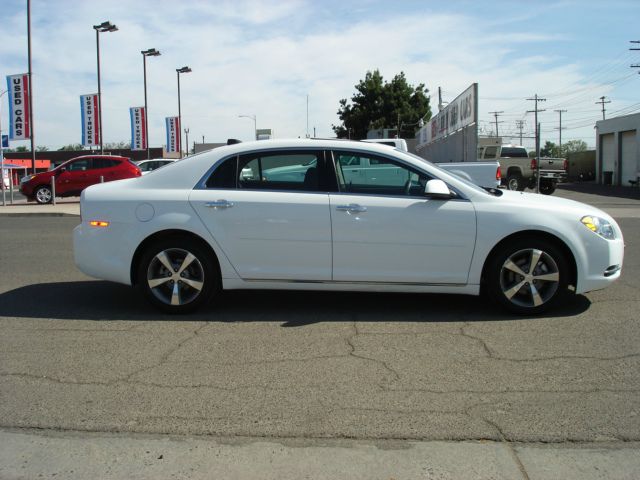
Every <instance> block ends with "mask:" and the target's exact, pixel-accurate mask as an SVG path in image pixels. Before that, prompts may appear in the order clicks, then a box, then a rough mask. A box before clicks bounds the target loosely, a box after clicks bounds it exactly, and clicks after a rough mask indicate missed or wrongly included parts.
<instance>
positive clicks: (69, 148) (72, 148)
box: [58, 143, 84, 152]
mask: <svg viewBox="0 0 640 480" xmlns="http://www.w3.org/2000/svg"><path fill="white" fill-rule="evenodd" d="M58 150H59V151H62V152H78V151H81V150H84V147H83V146H82V145H81V144H79V143H70V144H69V145H65V146H64V147H61V148H59V149H58Z"/></svg>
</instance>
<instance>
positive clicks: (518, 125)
mask: <svg viewBox="0 0 640 480" xmlns="http://www.w3.org/2000/svg"><path fill="white" fill-rule="evenodd" d="M516 128H517V129H518V130H520V145H522V129H523V128H524V120H516Z"/></svg>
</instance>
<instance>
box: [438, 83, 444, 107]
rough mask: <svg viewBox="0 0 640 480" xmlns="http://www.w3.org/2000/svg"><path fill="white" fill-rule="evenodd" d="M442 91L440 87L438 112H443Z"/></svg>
mask: <svg viewBox="0 0 640 480" xmlns="http://www.w3.org/2000/svg"><path fill="white" fill-rule="evenodd" d="M442 107H443V105H442V89H441V88H440V87H438V112H441V111H442Z"/></svg>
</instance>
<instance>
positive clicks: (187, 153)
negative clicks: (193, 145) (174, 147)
mask: <svg viewBox="0 0 640 480" xmlns="http://www.w3.org/2000/svg"><path fill="white" fill-rule="evenodd" d="M184 134H185V135H186V137H187V140H186V143H185V147H186V148H185V153H186V155H185V157H188V156H189V129H188V128H185V129H184Z"/></svg>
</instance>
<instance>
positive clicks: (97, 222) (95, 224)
mask: <svg viewBox="0 0 640 480" xmlns="http://www.w3.org/2000/svg"><path fill="white" fill-rule="evenodd" d="M89 225H91V226H92V227H103V228H104V227H108V226H109V222H103V221H102V220H91V221H90V222H89Z"/></svg>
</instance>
